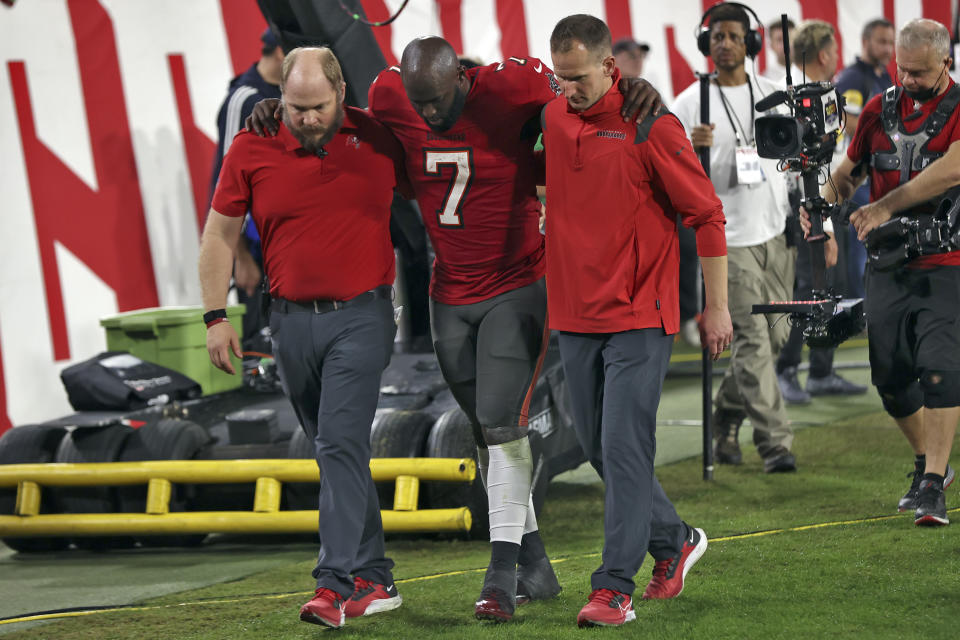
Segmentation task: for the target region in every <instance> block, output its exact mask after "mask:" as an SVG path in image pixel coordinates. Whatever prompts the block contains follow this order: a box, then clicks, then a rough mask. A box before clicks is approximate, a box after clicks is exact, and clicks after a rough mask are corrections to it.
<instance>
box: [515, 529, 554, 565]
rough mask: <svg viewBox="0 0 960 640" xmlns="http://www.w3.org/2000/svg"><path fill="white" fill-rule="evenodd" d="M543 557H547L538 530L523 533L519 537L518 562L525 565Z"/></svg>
mask: <svg viewBox="0 0 960 640" xmlns="http://www.w3.org/2000/svg"><path fill="white" fill-rule="evenodd" d="M545 557H547V550H546V549H545V548H544V547H543V540H542V539H541V538H540V531H539V530H537V531H531V532H530V533H525V534H523V538H521V539H520V562H519V563H520V564H522V565H523V566H525V567H526V566H529V565H531V564H533V563H534V562H536V561H537V560H540V559H541V558H545Z"/></svg>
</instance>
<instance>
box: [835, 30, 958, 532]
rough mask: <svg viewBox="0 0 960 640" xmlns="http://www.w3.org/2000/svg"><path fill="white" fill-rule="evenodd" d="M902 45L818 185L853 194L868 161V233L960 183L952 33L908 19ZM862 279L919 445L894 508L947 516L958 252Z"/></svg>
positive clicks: (891, 380)
mask: <svg viewBox="0 0 960 640" xmlns="http://www.w3.org/2000/svg"><path fill="white" fill-rule="evenodd" d="M896 52H897V76H898V79H899V81H900V84H901V85H902V87H890V88H889V89H887V90H886V91H884V92H883V94H881V95H879V96H875V97H874V98H873V99H872V100H870V102H868V103H867V104H866V106H865V107H864V109H863V113H862V114H861V115H860V122H859V123H858V125H857V133H856V135H855V136H854V138H853V141H852V142H851V143H850V147H849V148H848V149H847V156H846V157H845V158H844V159H843V162H842V163H841V164H840V166H839V167H837V169H836V170H834V172H833V174H832V175H831V178H832V181H831V183H830V184H828V185H827V186H825V187H823V189H822V190H821V195H822V196H823V197H824V198H826V199H827V201H828V202H833V201H834V200H837V199H839V200H843V199H845V198H849V197H851V196H852V195H853V193H854V190H855V189H856V187H857V186H858V185H859V183H860V182H862V181H863V178H864V174H865V173H866V170H865V168H866V167H869V174H870V199H871V202H870V204H867V205H865V206H863V207H861V208H860V209H858V210H857V211H855V212H854V213H853V215H852V216H851V217H850V222H851V223H852V224H853V226H854V228H855V229H856V231H857V234H858V237H859V239H860V240H865V239H866V238H867V234H868V233H870V232H871V231H872V230H873V229H876V228H877V227H878V226H879V225H881V224H883V223H884V222H886V221H888V220H890V219H891V218H892V217H894V216H896V217H900V216H907V217H916V216H920V217H921V220H922V216H923V215H925V214H927V215H928V214H930V213H931V212H932V210H933V203H935V202H936V201H937V200H938V199H939V198H940V196H942V195H944V194H945V193H946V192H947V191H949V190H950V189H953V188H955V187H956V186H957V185H958V184H960V109H957V105H958V104H960V87H958V85H956V84H955V83H954V82H953V80H952V79H951V78H950V75H949V74H948V73H947V69H948V68H949V66H950V62H951V57H950V34H949V32H948V31H947V29H946V27H944V26H943V25H942V24H940V23H939V22H936V21H934V20H926V19H918V20H912V21H910V22H908V23H907V24H906V25H904V27H903V28H902V29H901V30H900V33H899V34H898V36H897V43H896ZM834 184H835V185H836V187H834V186H833V185H834ZM865 286H866V293H867V297H866V304H865V308H864V311H865V313H866V317H867V335H868V337H869V341H870V369H871V374H872V378H873V384H874V385H875V386H876V387H877V391H878V392H879V393H880V398H881V400H882V402H883V408H884V409H885V410H886V411H887V413H889V414H890V416H891V417H892V418H893V419H894V420H896V422H897V425H898V426H899V427H900V430H901V431H902V432H903V435H904V436H905V437H906V439H907V441H908V442H909V443H910V446H911V448H912V449H913V452H914V455H915V458H914V469H913V471H912V472H911V473H910V474H909V475H910V476H911V477H912V482H911V484H910V488H909V490H908V491H907V493H906V494H905V495H904V496H903V497H902V498H901V499H900V502H899V504H898V508H899V510H900V511H913V512H914V522H915V523H916V524H918V525H944V524H947V523H948V522H949V519H948V518H947V510H946V502H945V499H944V494H943V490H944V489H945V488H946V487H947V486H948V485H949V484H950V483H951V482H952V481H953V477H954V471H953V469H952V468H951V467H950V465H949V464H948V462H949V459H950V449H951V447H952V445H953V437H954V434H955V432H956V428H957V420H958V419H960V365H958V363H960V324H958V323H957V316H958V315H960V251H957V250H953V251H949V252H946V253H939V254H932V255H924V256H920V257H917V258H914V259H913V260H910V261H909V262H907V263H906V264H905V265H903V266H901V267H899V268H895V269H891V270H879V269H874V268H872V267H871V266H870V265H868V266H867V272H866V278H865Z"/></svg>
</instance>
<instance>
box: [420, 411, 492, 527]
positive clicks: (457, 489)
mask: <svg viewBox="0 0 960 640" xmlns="http://www.w3.org/2000/svg"><path fill="white" fill-rule="evenodd" d="M426 453H427V457H428V458H473V459H474V460H476V459H477V445H476V444H475V442H474V439H473V427H472V426H471V425H470V419H469V418H467V416H466V414H465V413H464V412H463V411H462V410H461V409H460V408H456V409H451V410H450V411H447V412H446V413H444V414H443V415H442V416H440V417H439V418H437V421H436V423H435V424H434V425H433V428H432V429H431V430H430V437H429V438H428V439H427V451H426ZM426 485H427V486H426V491H425V493H426V494H427V502H428V503H429V505H430V508H431V509H449V508H453V507H464V506H466V507H469V508H470V513H471V515H472V516H473V526H472V527H471V528H470V532H469V535H470V536H471V537H477V538H487V537H489V535H490V518H489V514H488V513H487V509H488V507H487V492H486V491H485V490H484V488H483V481H482V480H481V479H480V474H479V473H477V477H476V478H474V481H473V482H472V483H471V484H466V483H464V482H430V483H426Z"/></svg>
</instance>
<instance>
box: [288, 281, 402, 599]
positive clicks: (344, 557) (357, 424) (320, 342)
mask: <svg viewBox="0 0 960 640" xmlns="http://www.w3.org/2000/svg"><path fill="white" fill-rule="evenodd" d="M270 330H271V333H272V335H273V353H274V356H275V357H276V359H277V367H278V369H279V373H280V377H281V380H282V381H283V386H284V391H286V393H287V396H288V397H289V398H290V402H291V403H292V404H293V408H294V410H295V411H296V414H297V417H298V418H299V420H300V426H301V427H302V428H303V430H304V432H305V433H306V434H307V436H308V437H309V438H311V439H313V440H314V442H315V443H316V453H317V465H318V466H319V467H320V473H321V475H322V476H323V478H322V481H321V484H320V501H319V516H320V524H319V532H320V556H319V559H318V560H317V566H316V568H315V569H314V570H313V577H315V578H316V579H317V588H320V587H326V588H327V589H332V590H333V591H336V592H337V593H339V594H340V595H342V596H343V597H344V598H349V597H350V595H351V594H352V593H353V578H352V577H351V575H354V576H361V577H363V578H364V579H366V580H372V581H374V582H378V583H381V584H388V585H389V584H391V583H392V582H393V576H392V575H391V572H390V570H391V569H392V568H393V561H392V560H390V559H389V558H387V557H386V555H385V554H386V551H385V549H384V543H383V524H382V522H381V521H380V504H379V502H378V501H377V491H376V487H375V486H374V484H373V479H372V478H371V476H370V425H371V424H372V423H373V417H374V414H375V412H376V409H377V399H378V397H379V394H380V375H381V374H382V373H383V370H384V368H386V366H387V364H388V363H389V362H390V354H391V353H392V352H393V339H394V336H395V335H396V331H397V326H396V323H395V322H394V320H393V305H392V304H391V302H390V301H389V300H383V299H377V300H374V301H373V302H369V303H367V304H364V305H361V306H356V307H347V308H345V309H341V310H339V311H331V312H328V313H322V314H316V313H310V312H291V313H277V312H274V313H273V314H272V315H271V318H270Z"/></svg>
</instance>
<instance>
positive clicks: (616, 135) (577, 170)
mask: <svg viewBox="0 0 960 640" xmlns="http://www.w3.org/2000/svg"><path fill="white" fill-rule="evenodd" d="M619 77H620V74H619V72H617V73H616V74H615V75H614V78H613V86H612V87H611V88H610V90H609V91H608V92H607V93H606V94H605V95H604V96H603V97H602V98H601V99H600V100H599V101H598V102H597V103H596V104H594V105H593V106H592V107H590V108H589V109H587V110H586V111H583V112H578V111H574V110H572V109H570V108H569V107H568V106H567V101H566V100H565V99H564V98H563V97H558V98H557V99H556V100H554V101H553V102H551V103H549V104H548V105H547V106H546V107H545V109H544V127H543V146H544V149H545V151H546V164H547V222H546V240H547V301H548V304H549V317H550V328H552V329H556V330H560V331H575V332H582V333H614V332H619V331H628V330H631V329H645V328H652V327H663V329H664V331H666V332H667V333H676V332H677V330H678V329H679V325H680V308H679V275H678V271H679V265H680V250H679V242H678V239H677V214H678V213H679V214H680V215H681V216H682V218H683V224H684V225H685V226H687V227H693V228H694V229H696V233H697V252H698V253H699V254H700V255H701V256H723V255H726V253H727V244H726V238H725V235H724V230H723V226H724V217H723V205H722V204H721V203H720V200H719V199H718V198H717V196H716V194H715V193H714V190H713V184H712V183H711V182H710V179H709V178H707V176H706V175H705V174H704V173H703V169H702V168H701V167H700V163H699V161H698V160H697V156H696V154H695V153H694V152H693V149H692V148H691V145H690V140H689V139H688V138H687V135H686V133H685V132H684V130H683V126H682V125H681V124H680V122H679V121H678V120H677V118H676V117H675V116H673V115H672V114H669V113H668V114H665V115H661V116H660V117H658V118H656V119H653V120H651V119H650V118H647V119H646V120H644V121H643V122H641V123H639V124H635V123H632V122H631V123H625V122H624V121H623V118H621V116H620V107H621V106H622V105H623V96H622V95H621V94H620V92H619V91H618V90H617V81H618V80H619Z"/></svg>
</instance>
